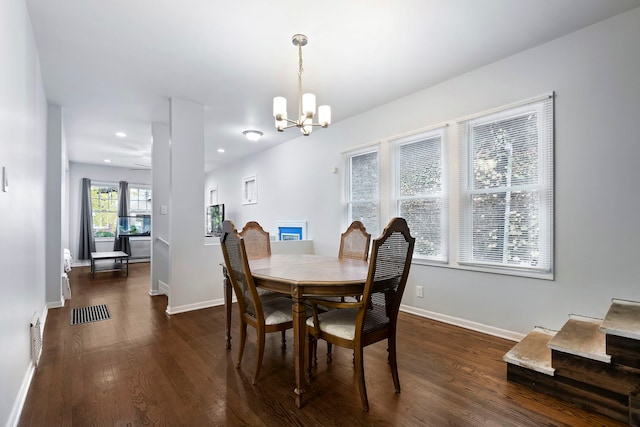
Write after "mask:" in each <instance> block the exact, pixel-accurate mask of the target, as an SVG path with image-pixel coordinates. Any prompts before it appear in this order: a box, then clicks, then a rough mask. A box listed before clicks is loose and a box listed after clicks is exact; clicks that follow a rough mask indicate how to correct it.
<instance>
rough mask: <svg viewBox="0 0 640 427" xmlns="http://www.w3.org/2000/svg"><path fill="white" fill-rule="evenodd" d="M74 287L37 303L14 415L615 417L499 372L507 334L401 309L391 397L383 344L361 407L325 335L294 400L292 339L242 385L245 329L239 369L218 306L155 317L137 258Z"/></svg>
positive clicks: (251, 421) (25, 421) (596, 422)
mask: <svg viewBox="0 0 640 427" xmlns="http://www.w3.org/2000/svg"><path fill="white" fill-rule="evenodd" d="M70 280H71V287H72V292H73V297H72V299H71V301H68V304H67V306H66V307H64V308H58V309H52V310H50V311H49V314H48V319H47V323H46V327H45V331H44V350H43V354H42V357H41V359H40V364H39V366H38V368H37V370H36V374H35V376H34V378H33V382H32V384H31V388H30V390H29V393H28V396H27V400H26V403H25V406H24V409H23V412H22V416H21V418H20V423H19V425H20V426H23V427H26V426H38V427H39V426H139V425H169V426H218V425H229V426H240V425H242V426H283V425H292V426H338V425H340V426H345V425H351V426H360V425H374V426H416V425H418V426H444V425H448V426H540V425H553V426H565V425H566V426H620V425H624V424H620V423H618V422H616V421H614V420H611V419H609V418H606V417H604V416H601V415H598V414H594V413H590V412H586V411H583V410H581V409H579V408H577V407H575V406H572V405H571V404H568V403H564V402H562V401H560V400H557V399H554V398H551V397H548V396H545V395H542V394H539V393H536V392H534V391H532V390H530V389H528V388H526V387H523V386H520V385H518V384H513V383H509V382H507V380H506V366H505V363H504V362H503V361H502V356H503V355H504V354H505V353H506V352H507V351H508V350H509V349H510V348H511V347H512V346H513V344H514V343H513V342H510V341H507V340H503V339H499V338H495V337H492V336H488V335H484V334H481V333H477V332H473V331H469V330H466V329H462V328H457V327H454V326H450V325H446V324H443V323H439V322H435V321H431V320H428V319H423V318H420V317H416V316H413V315H409V314H406V313H401V314H400V321H399V322H400V327H399V332H398V365H399V374H400V385H401V387H402V393H400V394H399V395H396V394H395V392H394V387H393V381H392V379H391V374H390V372H389V367H388V365H387V362H386V360H387V354H386V344H385V343H384V342H382V343H378V344H375V345H372V346H369V347H367V348H366V349H365V377H366V382H367V391H368V394H369V405H370V412H369V413H364V412H362V410H361V408H360V399H359V395H358V390H357V385H356V382H355V376H354V372H353V364H352V353H351V351H349V350H346V349H342V348H337V347H335V346H334V349H333V353H334V357H333V363H331V364H327V363H326V357H325V356H324V355H323V354H322V353H324V349H325V348H326V346H325V343H320V345H319V348H318V350H319V353H320V355H319V358H318V367H317V369H315V371H314V372H313V378H312V381H311V383H309V384H307V387H306V393H305V395H304V397H305V402H306V404H305V406H304V407H303V408H302V409H298V408H296V406H295V404H294V399H293V385H294V383H295V381H294V373H293V358H292V353H293V341H292V334H291V331H288V340H287V342H288V348H287V349H286V350H285V351H284V352H283V351H281V350H280V334H279V333H277V334H271V335H269V336H267V344H266V350H265V356H264V362H263V367H262V373H261V378H260V381H259V382H258V384H257V385H255V386H253V385H251V378H252V374H253V368H254V365H253V364H254V361H255V332H254V331H253V329H251V328H249V334H248V338H247V346H246V349H245V355H244V359H243V362H242V366H241V368H240V369H236V368H235V358H236V351H237V337H238V335H239V334H238V324H237V322H236V321H237V312H236V311H235V309H236V308H235V307H234V312H233V320H234V322H233V326H232V335H233V337H234V340H232V346H233V348H232V349H231V350H230V351H228V350H226V349H225V348H224V308H223V307H221V306H220V307H214V308H209V309H204V310H197V311H193V312H189V313H182V314H177V315H173V316H167V315H166V314H165V312H164V310H165V308H166V305H167V299H166V297H164V296H155V297H152V296H149V294H148V292H149V288H150V285H149V284H150V277H149V264H147V263H142V264H132V265H131V266H130V271H129V277H123V275H122V273H120V272H115V273H100V274H97V275H96V278H95V279H91V274H90V272H89V268H88V267H87V268H85V267H80V268H74V269H73V270H72V271H71V275H70ZM97 304H106V305H107V306H108V308H109V311H110V313H111V319H109V320H104V321H99V322H94V323H88V324H81V325H75V326H71V325H70V313H71V309H72V308H75V307H85V306H89V305H97Z"/></svg>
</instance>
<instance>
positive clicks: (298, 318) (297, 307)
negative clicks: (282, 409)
mask: <svg viewBox="0 0 640 427" xmlns="http://www.w3.org/2000/svg"><path fill="white" fill-rule="evenodd" d="M292 297H293V308H292V313H293V349H294V354H295V356H294V357H295V370H296V388H295V389H294V390H293V392H294V393H295V394H296V406H297V407H298V408H301V407H302V403H303V402H302V394H303V393H304V388H303V381H304V366H305V364H304V349H305V345H304V344H305V335H306V328H307V326H306V320H307V317H306V309H305V305H304V304H303V298H302V292H301V291H300V289H297V288H296V289H295V290H294V292H293V295H292Z"/></svg>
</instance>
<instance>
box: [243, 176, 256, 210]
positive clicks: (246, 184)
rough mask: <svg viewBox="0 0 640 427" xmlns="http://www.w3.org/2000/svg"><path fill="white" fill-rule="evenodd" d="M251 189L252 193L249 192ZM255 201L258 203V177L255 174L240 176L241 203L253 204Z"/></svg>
mask: <svg viewBox="0 0 640 427" xmlns="http://www.w3.org/2000/svg"><path fill="white" fill-rule="evenodd" d="M251 183H253V186H252V185H251ZM251 187H253V188H251ZM251 189H253V193H252V194H249V190H251ZM256 203H258V177H257V176H256V175H251V176H245V177H244V178H242V204H243V205H255V204H256Z"/></svg>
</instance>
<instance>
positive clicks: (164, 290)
mask: <svg viewBox="0 0 640 427" xmlns="http://www.w3.org/2000/svg"><path fill="white" fill-rule="evenodd" d="M158 293H159V294H162V295H166V296H169V284H168V283H165V282H163V281H162V280H158Z"/></svg>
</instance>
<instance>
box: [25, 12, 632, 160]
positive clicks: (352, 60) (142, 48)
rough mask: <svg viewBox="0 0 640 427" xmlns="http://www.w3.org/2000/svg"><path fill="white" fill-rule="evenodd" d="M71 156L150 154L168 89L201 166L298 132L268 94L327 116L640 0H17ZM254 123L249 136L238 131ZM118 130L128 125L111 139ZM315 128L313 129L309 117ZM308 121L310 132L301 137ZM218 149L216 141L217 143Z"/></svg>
mask: <svg viewBox="0 0 640 427" xmlns="http://www.w3.org/2000/svg"><path fill="white" fill-rule="evenodd" d="M26 3H27V6H28V9H29V13H30V16H31V21H32V24H33V30H34V33H35V39H36V44H37V46H38V52H39V56H40V64H41V67H42V77H43V81H44V87H45V92H46V94H47V99H48V101H49V102H50V103H54V104H58V105H60V106H62V108H63V114H64V120H65V128H66V132H67V144H68V149H69V158H70V160H71V161H76V162H83V163H94V164H104V163H103V161H104V159H105V158H109V159H111V160H112V163H111V165H114V166H124V167H132V168H137V167H139V165H148V164H149V162H150V160H149V156H150V152H151V123H153V122H165V123H167V122H168V117H169V114H168V106H169V101H168V100H169V98H171V97H177V98H182V99H187V100H191V101H195V102H198V103H201V104H203V105H205V106H206V107H205V117H206V124H205V153H206V156H205V157H206V158H205V162H206V164H205V166H204V169H205V170H207V171H208V170H211V169H214V168H215V167H217V166H219V165H221V164H224V162H228V161H230V160H232V159H236V158H239V157H241V156H245V155H247V154H250V153H253V152H257V151H260V150H264V149H266V148H268V147H271V146H273V145H275V144H278V143H282V142H284V141H286V140H289V139H292V138H297V137H299V136H300V133H299V131H298V130H297V129H289V130H287V131H285V132H283V133H278V132H277V131H276V130H275V129H274V121H273V117H272V115H271V111H272V107H271V103H272V99H273V97H274V96H278V95H283V96H286V97H287V100H288V101H289V115H290V116H291V115H293V114H292V112H293V110H294V109H296V108H297V101H296V100H295V98H296V96H297V95H296V90H297V61H298V58H297V48H296V47H295V46H294V45H293V44H292V43H291V36H292V35H294V34H296V33H302V34H306V35H307V36H308V37H309V44H308V45H307V46H306V47H304V48H303V58H304V70H305V71H304V76H303V89H304V91H305V92H306V91H309V92H314V93H315V94H316V96H317V99H318V104H329V105H331V108H332V113H333V122H334V123H335V122H337V121H340V120H344V119H346V118H348V117H351V116H353V115H356V114H358V113H360V112H363V111H366V110H369V109H371V108H373V107H375V106H378V105H381V104H384V103H386V102H389V101H391V100H394V99H397V98H400V97H403V96H406V95H408V94H411V93H413V92H416V91H418V90H421V89H425V88H427V87H429V86H431V85H433V84H436V83H438V82H441V81H444V80H447V79H449V78H451V77H453V76H456V75H459V74H462V73H465V72H467V71H470V70H473V69H475V68H478V67H481V66H483V65H486V64H489V63H491V62H494V61H496V60H498V59H501V58H504V57H507V56H509V55H512V54H514V53H516V52H519V51H522V50H525V49H528V48H531V47H533V46H536V45H539V44H541V43H544V42H547V41H549V40H552V39H555V38H557V37H560V36H562V35H565V34H568V33H571V32H573V31H576V30H578V29H580V28H582V27H585V26H587V25H590V24H592V23H595V22H598V21H600V20H603V19H606V18H609V17H611V16H614V15H617V14H619V13H622V12H625V11H627V10H630V9H633V8H635V7H638V6H640V0H534V1H532V0H394V1H388V0H368V1H365V0H349V1H347V0H324V1H315V2H312V1H300V0H272V1H265V0H237V1H219V0H181V1H171V0H108V1H104V0H65V1H51V0H26ZM247 129H258V130H260V131H262V132H264V136H263V138H262V139H261V140H260V141H259V142H254V143H252V142H249V141H247V140H246V139H245V138H244V137H243V135H242V131H244V130H247ZM116 131H123V132H125V133H127V135H128V136H127V137H126V138H123V139H120V138H117V137H116V136H115V135H114V134H115V132H116ZM316 132H322V130H317V131H316ZM313 135H314V134H313V133H312V134H311V136H310V137H309V138H313ZM218 148H224V149H225V150H226V152H225V153H224V154H219V153H217V149H218Z"/></svg>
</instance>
